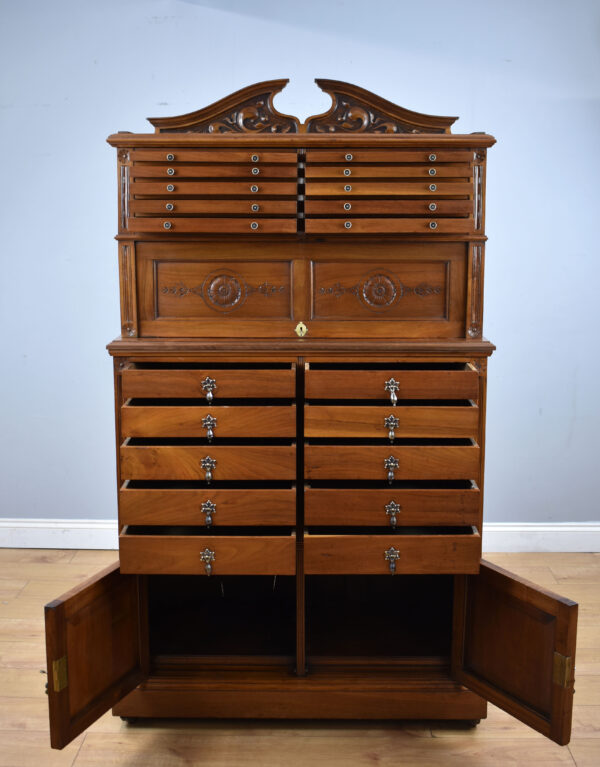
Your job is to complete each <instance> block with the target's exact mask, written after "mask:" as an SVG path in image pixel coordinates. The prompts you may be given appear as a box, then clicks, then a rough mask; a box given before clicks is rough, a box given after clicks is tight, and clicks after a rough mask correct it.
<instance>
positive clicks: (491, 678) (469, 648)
mask: <svg viewBox="0 0 600 767" xmlns="http://www.w3.org/2000/svg"><path fill="white" fill-rule="evenodd" d="M576 628H577V605H576V604H575V603H574V602H572V601H571V600H569V599H565V598H563V597H559V596H558V595H556V594H553V593H551V592H549V591H546V590H544V589H541V588H539V587H536V586H534V584H531V583H529V582H528V581H525V580H523V579H522V578H519V577H517V576H515V575H512V573H509V572H507V571H506V570H503V569H502V568H500V567H497V566H496V565H492V564H491V563H489V562H485V561H483V562H482V563H481V571H480V573H479V575H477V576H472V577H469V578H466V579H461V580H458V581H457V586H456V590H455V625H454V634H453V643H454V647H453V673H454V675H455V677H456V679H457V680H458V681H460V682H461V683H462V684H464V685H465V686H467V687H469V688H470V689H472V690H473V691H474V692H477V693H478V694H479V695H482V696H483V697H485V698H487V700H489V701H490V702H492V703H494V704H495V705H496V706H499V707H500V708H502V709H504V710H505V711H507V712H508V713H509V714H512V715H513V716H515V717H516V718H517V719H520V720H521V721H522V722H525V724H528V725H529V726H530V727H533V728H534V729H535V730H539V731H540V732H541V733H543V734H544V735H546V736H547V737H549V738H551V739H552V740H554V741H556V742H557V743H559V744H561V745H565V744H566V743H568V742H569V737H570V732H571V712H572V705H573V692H574V689H573V684H574V668H575V635H576Z"/></svg>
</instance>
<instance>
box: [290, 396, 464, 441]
mask: <svg viewBox="0 0 600 767" xmlns="http://www.w3.org/2000/svg"><path fill="white" fill-rule="evenodd" d="M389 416H393V417H395V418H397V419H398V422H399V424H398V426H396V427H395V429H394V432H393V433H394V435H395V438H402V437H469V438H476V437H477V432H478V426H479V409H478V408H477V407H476V406H469V407H447V406H440V407H428V406H423V407H406V406H397V407H393V408H392V407H391V406H389V405H388V406H383V405H378V406H375V407H372V406H357V405H348V406H344V405H341V406H340V405H307V406H306V407H305V409H304V433H305V435H306V436H307V437H335V438H339V437H361V438H363V437H365V438H366V437H376V438H379V439H381V438H384V437H388V435H389V432H390V430H389V428H388V427H387V426H386V424H385V421H386V419H387V418H388V417H389ZM392 444H393V443H392Z"/></svg>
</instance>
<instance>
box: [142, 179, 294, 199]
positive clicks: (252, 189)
mask: <svg viewBox="0 0 600 767" xmlns="http://www.w3.org/2000/svg"><path fill="white" fill-rule="evenodd" d="M129 191H130V195H131V196H132V197H133V196H134V195H154V196H159V197H164V196H165V195H168V196H169V197H177V196H181V195H188V196H189V195H195V194H198V195H212V194H220V195H232V196H234V197H255V196H257V197H260V196H261V195H263V194H269V195H274V194H276V195H295V194H296V193H297V191H298V187H297V184H296V182H295V181H256V182H253V181H176V180H172V181H132V182H131V184H130V185H129Z"/></svg>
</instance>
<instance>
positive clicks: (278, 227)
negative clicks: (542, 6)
mask: <svg viewBox="0 0 600 767" xmlns="http://www.w3.org/2000/svg"><path fill="white" fill-rule="evenodd" d="M127 229H128V230H129V231H132V232H157V233H158V232H160V233H162V234H176V233H183V234H190V233H194V232H197V233H200V234H295V232H296V231H297V229H298V221H297V219H295V218H256V219H249V218H246V217H244V218H208V217H207V218H176V217H173V218H165V217H162V216H161V217H160V218H151V217H149V216H138V217H137V218H128V219H127Z"/></svg>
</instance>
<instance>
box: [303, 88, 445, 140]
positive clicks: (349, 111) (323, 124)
mask: <svg viewBox="0 0 600 767" xmlns="http://www.w3.org/2000/svg"><path fill="white" fill-rule="evenodd" d="M315 82H316V83H317V85H318V86H319V88H321V90H322V91H325V93H328V94H329V95H330V96H331V99H332V102H333V103H332V105H331V108H330V109H329V111H327V112H325V113H324V114H321V115H315V116H314V117H309V118H308V120H307V121H306V123H305V124H304V126H303V127H304V129H305V130H306V132H307V133H450V126H451V125H452V123H453V122H454V121H455V120H457V119H458V118H456V117H439V116H437V115H425V114H420V113H419V112H411V111H410V110H409V109H403V108H402V107H399V106H397V105H396V104H393V103H392V102H391V101H387V100H386V99H383V98H381V97H380V96H377V95H376V94H374V93H371V92H370V91H367V90H365V89H364V88H359V87H358V86H357V85H351V84H350V83H344V82H341V81H339V80H321V79H318V80H315Z"/></svg>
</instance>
